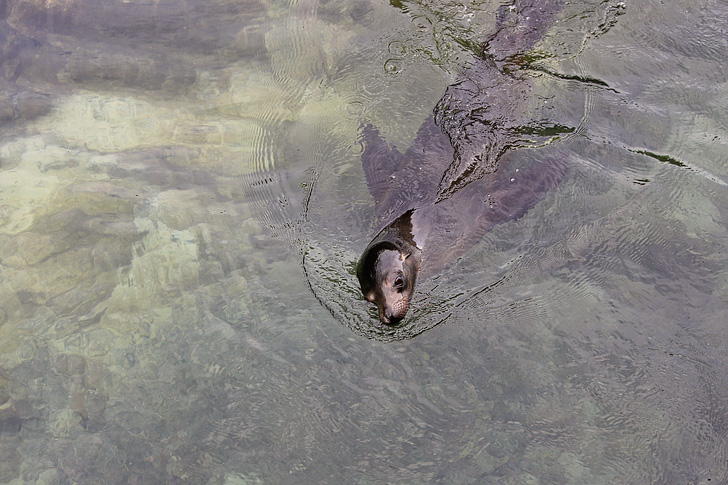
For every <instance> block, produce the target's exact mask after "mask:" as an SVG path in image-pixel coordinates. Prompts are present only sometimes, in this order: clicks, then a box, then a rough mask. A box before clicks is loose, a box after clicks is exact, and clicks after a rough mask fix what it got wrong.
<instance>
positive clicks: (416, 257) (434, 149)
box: [357, 1, 565, 325]
mask: <svg viewBox="0 0 728 485" xmlns="http://www.w3.org/2000/svg"><path fill="white" fill-rule="evenodd" d="M560 5H561V2H559V1H553V2H533V1H522V2H516V3H515V4H514V5H512V6H504V7H503V8H501V10H500V11H499V21H498V29H497V31H496V32H495V33H494V34H493V35H492V36H491V37H490V38H489V39H488V40H487V41H486V42H485V43H484V44H483V52H480V53H478V55H479V56H480V57H479V59H478V60H477V61H476V62H475V63H474V65H473V66H472V67H471V68H469V69H468V70H467V71H466V72H465V73H464V76H463V80H462V81H461V82H459V83H456V84H454V85H452V86H450V87H449V88H448V90H447V92H446V93H445V95H444V96H443V98H442V99H441V100H440V102H439V103H438V105H437V106H436V107H435V109H434V111H433V115H432V116H430V117H429V118H428V119H427V120H426V121H425V122H424V123H423V124H422V126H421V127H420V129H419V130H418V132H417V136H416V138H415V140H414V142H413V143H412V146H410V147H409V149H408V150H407V151H406V152H404V153H401V152H400V151H399V150H397V149H396V148H395V147H393V146H390V145H389V144H388V143H387V142H386V141H385V140H384V139H383V138H382V136H381V135H380V133H379V131H378V130H377V128H376V127H374V126H372V125H371V124H365V125H363V126H362V129H361V137H362V141H363V144H364V151H363V153H362V166H363V168H364V172H365V174H366V179H367V184H368V186H369V190H370V192H371V194H372V196H373V197H374V200H375V203H376V223H375V228H376V229H375V231H376V232H375V233H376V236H374V238H373V239H372V241H371V242H370V243H369V244H368V245H367V247H366V249H365V250H364V252H363V253H362V256H361V258H360V260H359V263H358V266H357V277H358V279H359V283H360V285H361V290H362V294H363V295H364V297H365V298H366V299H367V300H368V301H370V302H372V303H374V304H375V305H376V306H377V308H378V313H379V319H380V321H381V322H382V323H384V324H389V325H393V324H396V323H398V322H399V321H400V320H402V318H404V316H405V314H406V313H407V311H408V310H409V307H410V303H411V300H412V295H413V292H414V287H415V283H416V281H417V280H418V279H425V278H428V277H430V276H432V275H434V274H437V273H438V272H439V271H441V270H442V269H444V268H445V267H447V266H448V265H450V264H451V263H452V262H454V261H455V260H456V259H457V258H458V257H460V256H461V255H462V254H463V253H465V252H466V251H467V250H468V249H470V248H471V247H473V246H474V245H475V244H477V243H478V242H479V241H480V240H481V239H482V238H483V236H484V235H485V234H486V232H487V231H488V230H489V229H491V228H492V227H493V226H495V225H497V224H501V223H504V222H507V221H511V220H515V219H518V218H519V217H521V216H522V215H523V214H525V213H526V212H527V211H528V210H529V209H531V208H532V207H533V206H534V205H535V204H536V203H537V202H538V201H539V200H541V199H542V198H543V197H544V196H545V194H546V193H547V192H548V191H549V190H552V189H553V188H554V187H556V185H558V183H559V182H560V180H561V179H562V178H563V176H564V172H565V164H564V163H563V161H559V160H544V161H539V162H532V163H530V164H528V165H527V166H524V167H519V169H518V171H517V172H516V171H515V169H512V170H510V171H509V168H508V163H506V162H507V160H506V159H512V158H513V156H510V157H508V156H504V155H505V154H506V153H507V152H508V151H509V150H512V149H513V148H517V147H518V146H519V145H518V140H517V138H514V135H513V133H517V132H518V130H517V129H514V128H518V127H519V126H521V125H522V123H523V119H522V118H523V116H524V113H522V112H521V111H519V107H520V106H521V104H520V103H519V100H520V99H523V98H524V96H526V94H524V93H528V91H529V90H528V89H527V86H526V83H527V82H528V80H527V79H526V78H525V77H523V76H521V75H519V73H518V66H519V59H521V58H522V56H523V54H524V53H525V52H526V51H527V50H528V49H530V48H531V47H532V46H533V45H534V44H535V43H536V42H537V41H538V39H540V38H541V36H542V35H543V33H544V32H545V30H546V29H547V28H548V27H549V26H550V25H551V24H552V23H553V21H554V19H555V16H556V13H557V12H558V11H559V10H560ZM519 97H520V98H519ZM511 155H513V152H512V153H511Z"/></svg>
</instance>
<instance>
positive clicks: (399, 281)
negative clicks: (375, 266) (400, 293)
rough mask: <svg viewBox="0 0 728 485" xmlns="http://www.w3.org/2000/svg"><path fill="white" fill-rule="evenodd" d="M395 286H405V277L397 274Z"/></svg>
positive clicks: (399, 287) (398, 287)
mask: <svg viewBox="0 0 728 485" xmlns="http://www.w3.org/2000/svg"><path fill="white" fill-rule="evenodd" d="M394 287H395V288H397V289H401V288H404V278H402V277H401V276H397V277H396V278H395V279H394Z"/></svg>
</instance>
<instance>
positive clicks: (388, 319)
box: [381, 308, 402, 325]
mask: <svg viewBox="0 0 728 485" xmlns="http://www.w3.org/2000/svg"><path fill="white" fill-rule="evenodd" d="M401 319H402V318H401V317H399V316H395V315H394V312H392V309H390V308H385V309H384V313H383V314H382V318H381V321H382V323H383V324H385V325H394V324H396V323H397V322H399V321H400V320H401Z"/></svg>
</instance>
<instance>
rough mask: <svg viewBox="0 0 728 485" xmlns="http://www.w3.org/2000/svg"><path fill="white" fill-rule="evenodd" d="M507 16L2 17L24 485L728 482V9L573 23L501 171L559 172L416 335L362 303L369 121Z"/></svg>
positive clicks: (549, 40) (403, 134)
mask: <svg viewBox="0 0 728 485" xmlns="http://www.w3.org/2000/svg"><path fill="white" fill-rule="evenodd" d="M499 6H500V4H499V3H498V2H457V3H456V2H444V3H443V2H431V3H427V2H389V3H386V2H378V1H371V2H358V1H356V2H354V1H333V0H332V1H328V2H323V1H322V2H315V1H309V2H303V1H300V2H292V3H287V2H275V1H270V2H268V1H249V0H245V1H237V2H229V1H226V0H221V1H217V2H197V1H195V0H192V1H188V2H185V3H184V4H179V3H178V2H174V3H164V2H135V1H130V2H125V3H118V4H115V5H112V4H110V3H109V2H104V1H102V0H75V1H68V2H63V3H58V2H56V3H47V4H43V3H39V2H33V1H28V0H25V1H20V0H17V1H13V0H9V1H8V2H5V3H2V4H1V5H0V15H1V17H2V21H0V78H1V80H2V85H1V86H0V127H1V128H2V129H1V131H0V457H2V459H0V481H2V482H3V483H11V482H12V483H24V482H29V483H99V482H100V481H101V482H105V483H220V484H235V483H425V482H435V483H504V484H526V483H528V484H536V483H543V484H547V483H554V484H555V483H559V484H560V483H575V484H576V483H701V484H707V483H722V482H726V481H728V447H727V446H728V442H727V441H728V436H727V435H728V420H727V418H726V416H728V382H727V379H726V376H727V375H728V360H727V359H726V357H725V356H726V355H728V338H727V337H726V328H725V322H726V321H728V311H726V308H728V305H727V303H728V292H727V288H728V271H727V268H728V261H727V258H726V254H728V253H727V250H728V236H727V234H726V221H727V220H728V192H727V186H726V183H727V182H728V173H727V170H726V164H725V152H726V142H727V141H728V139H727V135H726V127H727V125H728V102H727V101H726V100H728V92H727V88H726V86H727V85H728V84H727V83H726V81H728V79H726V76H728V74H726V73H725V69H724V66H725V64H726V61H727V60H728V46H727V45H726V40H725V39H726V37H725V32H724V30H725V29H724V26H725V25H726V22H728V8H726V6H725V5H724V4H723V3H722V2H719V1H706V2H701V3H700V5H695V4H694V3H692V2H670V3H669V5H663V4H662V3H661V2H658V1H647V0H645V1H641V2H636V3H629V4H626V5H623V4H620V3H618V2H582V3H581V4H580V5H576V6H575V5H570V6H569V7H566V8H564V9H563V10H562V11H560V13H559V16H558V18H557V22H555V23H554V24H553V26H551V27H550V28H549V29H548V31H547V32H546V34H545V35H544V36H543V38H541V39H540V40H539V41H538V43H537V44H536V45H535V46H534V48H533V49H532V54H533V56H532V58H528V61H529V63H528V64H527V65H522V66H521V67H520V68H522V69H524V72H527V73H528V76H529V91H528V94H527V95H525V96H524V97H523V98H522V102H521V103H520V104H518V105H517V108H518V109H517V111H516V112H517V114H518V116H519V117H517V118H515V119H518V120H525V121H524V125H528V122H531V121H533V120H545V122H544V125H543V126H552V125H558V126H562V127H566V128H568V130H565V131H564V133H568V134H567V135H565V134H564V133H561V132H559V134H558V135H559V136H556V135H555V134H554V132H550V131H548V130H544V131H543V132H541V133H540V136H533V137H531V138H530V140H531V142H529V143H525V142H524V143H522V144H521V145H519V146H518V147H517V149H514V150H512V151H511V153H510V155H508V156H510V157H513V159H514V160H515V162H514V163H527V162H528V161H529V160H538V159H540V158H544V157H559V159H564V160H567V162H568V164H569V170H568V173H567V177H566V179H565V180H564V181H563V182H562V183H561V185H560V186H559V188H558V189H557V190H555V191H554V192H553V193H551V194H549V195H548V196H547V197H546V198H545V199H544V200H543V201H542V202H540V203H539V204H538V205H537V206H536V207H535V208H534V209H533V210H531V211H529V212H528V214H527V215H526V216H524V217H523V218H521V219H519V220H518V221H515V222H512V223H508V224H503V225H501V226H498V227H496V228H495V229H494V230H492V231H491V232H490V233H488V234H487V235H486V237H485V238H484V239H483V241H481V242H480V243H479V244H478V245H477V246H476V247H474V248H473V249H472V250H471V251H469V252H468V253H466V254H465V255H464V256H463V257H462V258H460V259H459V260H458V261H455V262H453V264H452V266H450V267H449V268H447V269H446V270H445V271H444V272H443V273H442V274H440V275H438V276H437V277H435V278H433V279H430V280H427V281H424V282H421V283H418V287H419V290H418V292H419V296H418V298H417V300H416V301H415V304H414V308H413V310H412V311H411V315H410V320H408V322H407V324H406V325H405V326H404V327H403V328H402V329H400V330H394V331H390V330H387V329H382V328H380V327H377V324H376V319H375V318H374V313H373V311H372V310H371V309H370V308H369V306H368V305H367V304H366V302H365V301H364V300H363V299H362V298H361V297H360V296H359V294H358V287H357V282H356V279H355V276H354V274H353V265H354V263H355V261H356V259H357V258H358V256H359V253H360V251H361V250H362V249H363V248H364V247H365V246H366V244H367V242H368V240H369V239H368V238H369V237H370V236H371V231H372V229H373V228H372V224H373V220H372V219H373V201H372V199H371V196H370V194H369V192H368V190H367V187H366V182H365V178H364V173H363V171H362V169H361V163H360V158H359V155H360V154H361V140H360V136H359V126H360V124H361V123H362V121H363V120H366V121H369V122H372V123H374V124H375V125H377V126H378V127H379V129H380V131H381V132H382V134H383V135H384V136H385V137H386V138H387V140H388V141H390V142H391V143H392V144H394V145H396V146H398V147H400V148H401V149H406V147H408V146H409V144H410V143H411V142H412V139H413V138H414V136H415V133H416V132H417V129H418V128H419V126H420V124H421V123H422V122H423V121H424V120H425V119H426V118H427V117H428V116H429V115H430V113H431V112H432V109H433V107H434V106H435V105H436V104H437V102H438V101H439V100H440V98H441V97H442V96H443V94H444V93H445V91H446V89H447V87H448V86H449V85H451V84H453V83H455V82H457V81H458V79H461V77H462V75H463V73H464V72H466V71H467V67H468V66H469V65H471V64H472V62H473V60H474V57H475V56H476V55H477V52H476V51H477V45H478V41H479V40H480V39H482V38H484V37H485V36H487V35H488V33H490V32H492V29H493V28H494V26H495V25H496V21H495V14H496V12H497V10H498V7H499ZM519 123H520V121H519ZM519 126H521V125H519ZM532 134H533V133H532Z"/></svg>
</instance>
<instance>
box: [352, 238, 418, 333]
mask: <svg viewBox="0 0 728 485" xmlns="http://www.w3.org/2000/svg"><path fill="white" fill-rule="evenodd" d="M417 267H418V264H417V257H416V256H415V255H413V254H412V252H411V251H407V248H402V247H400V246H398V245H397V244H395V243H392V242H390V241H382V242H377V243H375V244H373V245H370V246H369V247H368V248H367V249H366V251H365V252H364V254H363V255H362V257H361V259H360V260H359V266H358V268H357V277H358V278H359V284H360V285H361V291H362V294H363V295H364V298H366V299H367V300H368V301H370V302H371V303H374V304H375V305H377V308H378V310H379V320H380V321H381V322H382V323H384V324H385V325H395V324H397V323H398V322H399V321H400V320H402V319H403V318H404V316H405V315H406V314H407V310H409V306H410V301H411V299H412V293H413V291H414V288H415V280H416V279H417Z"/></svg>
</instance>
